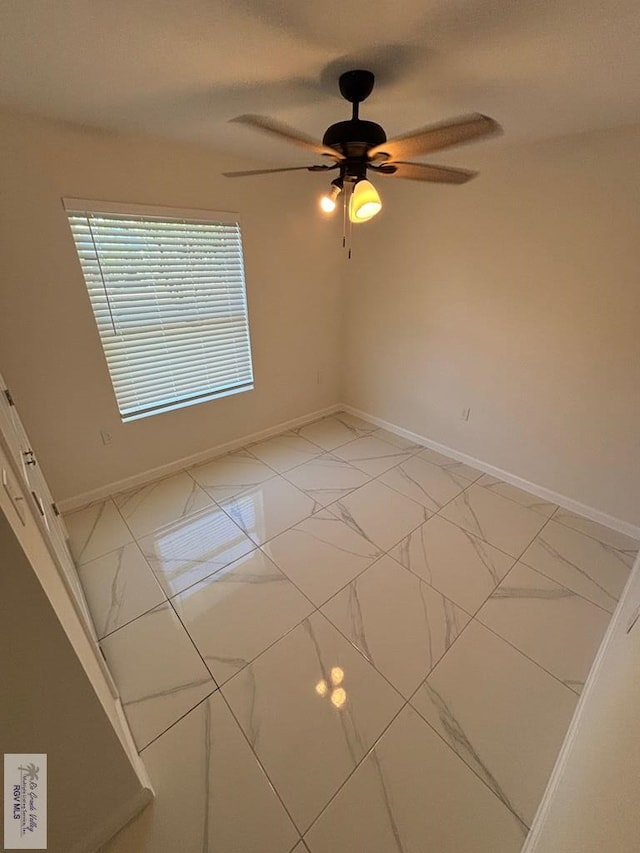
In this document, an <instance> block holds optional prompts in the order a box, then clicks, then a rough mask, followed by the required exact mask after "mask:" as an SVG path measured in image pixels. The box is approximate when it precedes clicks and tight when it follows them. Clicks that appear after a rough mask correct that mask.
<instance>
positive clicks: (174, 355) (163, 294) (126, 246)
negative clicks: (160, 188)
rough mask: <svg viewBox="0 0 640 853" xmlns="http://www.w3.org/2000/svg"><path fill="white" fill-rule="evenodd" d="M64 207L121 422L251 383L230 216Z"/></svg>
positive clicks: (237, 246) (236, 231)
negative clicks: (199, 215) (195, 215)
mask: <svg viewBox="0 0 640 853" xmlns="http://www.w3.org/2000/svg"><path fill="white" fill-rule="evenodd" d="M65 207H66V210H67V216H68V218H69V224H70V226H71V231H72V233H73V238H74V240H75V244H76V249H77V251H78V257H79V259H80V264H81V265H82V271H83V273H84V279H85V282H86V285H87V290H88V292H89V298H90V300H91V305H92V307H93V313H94V315H95V318H96V323H97V325H98V332H99V333H100V340H101V341H102V346H103V349H104V353H105V356H106V359H107V364H108V367H109V373H110V374H111V381H112V383H113V388H114V391H115V395H116V399H117V402H118V407H119V409H120V414H121V415H122V419H123V420H124V421H127V420H133V419H135V418H139V417H143V416H145V415H149V414H154V413H156V412H163V411H168V410H170V409H174V408H180V407H181V406H186V405H191V404H193V403H197V402H201V401H204V400H210V399H212V398H214V397H219V396H224V395H227V394H232V393H236V392H239V391H245V390H249V389H250V388H252V387H253V370H252V365H251V348H250V340H249V323H248V318H247V304H246V295H245V284H244V267H243V258H242V239H241V235H240V226H239V224H238V222H237V221H233V220H232V219H231V220H230V219H229V217H228V216H226V215H224V214H220V215H218V214H215V213H212V214H210V216H211V217H212V218H211V219H208V218H202V219H201V218H195V217H186V216H184V215H180V216H178V215H177V213H178V212H177V211H173V210H163V211H161V212H156V209H152V210H153V211H154V212H153V213H150V212H149V210H148V209H146V208H142V207H138V206H136V205H131V206H127V208H122V207H121V206H119V205H118V206H116V205H111V204H106V203H103V204H97V203H87V202H78V201H74V200H71V199H69V200H65ZM191 213H198V214H200V213H202V212H200V211H198V212H191ZM202 216H203V217H207V216H208V214H205V213H202ZM218 216H220V218H218Z"/></svg>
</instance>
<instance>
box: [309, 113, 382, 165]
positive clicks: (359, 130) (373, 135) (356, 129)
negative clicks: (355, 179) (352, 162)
mask: <svg viewBox="0 0 640 853" xmlns="http://www.w3.org/2000/svg"><path fill="white" fill-rule="evenodd" d="M386 141H387V135H386V134H385V132H384V130H383V129H382V128H381V127H380V125H379V124H376V123H375V122H374V121H364V120H363V119H359V118H355V119H350V120H349V121H339V122H336V124H332V125H331V127H329V128H327V131H326V132H325V135H324V136H323V137H322V142H323V144H324V145H328V146H329V147H330V148H335V149H337V150H338V151H340V152H342V153H343V154H344V155H345V156H346V157H348V158H352V157H353V158H358V157H364V156H365V155H366V153H367V151H368V150H369V148H373V147H374V146H375V145H381V144H382V143H383V142H386Z"/></svg>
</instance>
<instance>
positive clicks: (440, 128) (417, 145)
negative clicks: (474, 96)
mask: <svg viewBox="0 0 640 853" xmlns="http://www.w3.org/2000/svg"><path fill="white" fill-rule="evenodd" d="M501 132H502V128H501V127H500V125H499V124H498V122H497V121H495V120H494V119H492V118H489V116H484V115H482V114H481V113H472V114H471V115H467V116H461V117H460V118H457V119H454V120H453V121H449V122H444V123H442V124H432V125H429V126H428V127H423V128H420V129H419V130H414V131H411V132H410V133H406V134H404V135H403V136H396V137H395V139H389V140H388V141H387V142H383V143H382V144H381V145H376V146H375V148H371V149H370V150H369V152H368V155H369V159H371V160H372V159H374V158H375V157H377V156H380V157H381V158H382V155H387V162H395V161H396V160H398V159H400V158H401V157H402V158H404V157H419V156H420V155H422V154H429V153H430V152H431V151H440V150H441V149H442V148H450V147H451V146H452V145H460V144H462V143H463V142H470V141H471V140H472V139H479V138H480V137H482V136H491V135H493V134H497V133H501Z"/></svg>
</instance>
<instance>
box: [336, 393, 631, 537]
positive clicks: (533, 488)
mask: <svg viewBox="0 0 640 853" xmlns="http://www.w3.org/2000/svg"><path fill="white" fill-rule="evenodd" d="M340 408H341V409H343V410H344V411H345V412H349V413H350V414H352V415H356V416H357V417H360V418H364V420H367V421H370V422H371V423H372V424H376V425H377V426H379V427H383V428H384V429H388V430H389V431H390V432H395V433H398V435H401V436H403V438H407V439H409V440H410V441H415V442H417V443H418V444H424V446H425V447H429V448H431V449H432V450H437V451H438V452H439V453H443V454H444V455H445V456H450V457H451V458H452V459H457V460H458V461H459V462H465V463H466V464H467V465H471V466H472V467H473V468H478V469H479V470H480V471H484V473H485V474H491V475H492V476H494V477H497V478H498V479H500V480H504V482H505V483H510V484H511V485H512V486H517V487H518V488H519V489H524V491H525V492H531V494H533V495H537V497H539V498H542V499H543V500H545V501H550V502H551V503H554V504H558V506H561V507H563V508H564V509H568V510H571V512H575V513H577V514H578V515H582V516H584V517H585V518H588V519H590V520H591V521H597V522H598V523H599V524H604V526H605V527H610V528H611V529H612V530H617V531H618V532H619V533H625V534H626V535H627V536H631V537H632V538H634V539H640V526H638V525H635V524H631V522H629V521H623V520H622V519H620V518H615V517H614V516H613V515H608V514H607V513H606V512H602V511H601V510H599V509H595V508H594V507H592V506H587V504H583V503H580V501H576V500H574V499H573V498H568V497H566V495H561V494H559V493H558V492H554V491H552V490H551V489H547V488H546V487H545V486H539V485H538V484H537V483H531V482H529V480H524V479H523V478H522V477H518V476H517V475H516V474H511V473H510V472H509V471H503V470H502V468H496V466H495V465H489V464H488V463H487V462H483V461H482V460H481V459H476V458H475V457H474V456H469V454H468V453H462V452H461V451H460V450H455V449H454V448H452V447H447V445H446V444H440V443H439V442H437V441H432V439H430V438H427V437H426V436H424V435H419V434H418V433H416V432H411V430H408V429H404V428H403V427H399V426H398V425H397V424H392V423H390V422H389V421H385V420H383V419H382V418H377V417H375V415H372V414H370V413H369V412H363V411H362V410H361V409H356V408H355V407H354V406H349V405H347V404H344V405H343V406H341V407H340Z"/></svg>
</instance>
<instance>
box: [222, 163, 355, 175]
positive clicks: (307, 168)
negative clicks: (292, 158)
mask: <svg viewBox="0 0 640 853" xmlns="http://www.w3.org/2000/svg"><path fill="white" fill-rule="evenodd" d="M337 168H338V164H337V163H336V165H335V166H286V167H285V168H284V169H249V170H248V171H243V172H223V173H222V174H223V176H224V177H225V178H248V177H250V176H251V175H272V174H273V173H274V172H302V171H305V172H329V171H331V169H337Z"/></svg>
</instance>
